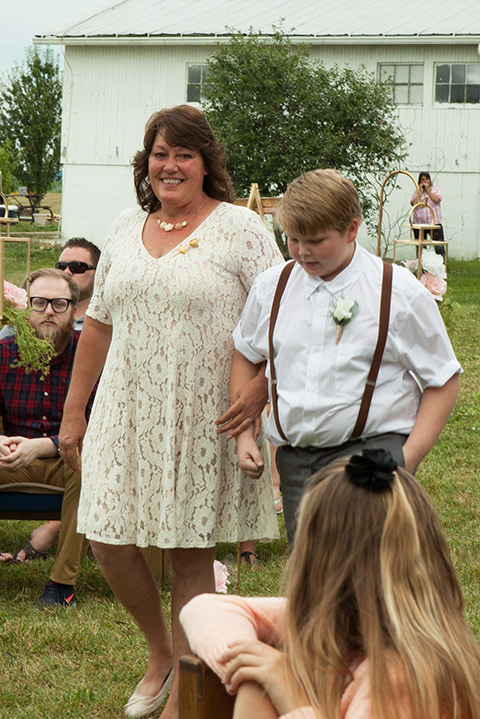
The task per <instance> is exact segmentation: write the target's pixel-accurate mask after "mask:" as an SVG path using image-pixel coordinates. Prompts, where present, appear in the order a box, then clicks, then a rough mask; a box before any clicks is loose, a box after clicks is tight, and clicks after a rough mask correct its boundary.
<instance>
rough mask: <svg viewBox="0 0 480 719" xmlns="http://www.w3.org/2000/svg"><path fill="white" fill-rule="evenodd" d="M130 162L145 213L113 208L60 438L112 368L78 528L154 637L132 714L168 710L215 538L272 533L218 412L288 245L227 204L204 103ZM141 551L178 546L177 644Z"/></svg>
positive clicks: (265, 492) (173, 552) (164, 115)
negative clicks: (191, 605) (240, 342)
mask: <svg viewBox="0 0 480 719" xmlns="http://www.w3.org/2000/svg"><path fill="white" fill-rule="evenodd" d="M133 166H134V176H135V188H136V192H137V199H138V203H139V205H140V208H138V209H132V210H127V211H124V212H122V213H121V214H120V216H119V217H118V218H117V220H116V221H115V223H114V225H113V228H112V230H111V233H110V235H109V237H108V240H107V242H106V245H105V247H104V249H103V252H102V258H101V261H100V264H99V266H98V268H97V277H96V283H95V292H94V295H93V298H92V300H91V302H90V305H89V309H88V312H87V317H86V320H85V326H84V329H83V332H82V338H81V341H80V345H79V348H78V362H77V363H76V364H75V368H74V372H73V377H72V383H71V387H70V392H69V395H68V398H67V402H66V404H65V411H64V421H63V424H62V431H61V437H60V441H61V449H62V453H63V457H64V458H65V459H66V461H68V463H69V464H71V465H72V466H76V465H77V463H78V462H77V456H76V453H77V451H78V450H81V449H82V442H83V435H84V433H85V422H84V419H83V414H84V409H83V407H84V404H85V401H86V398H87V397H88V394H89V391H88V388H89V387H90V388H91V387H92V386H93V384H94V382H95V381H96V379H97V377H98V376H99V374H100V372H101V371H102V370H103V372H102V377H101V379H100V384H99V388H98V392H97V399H96V403H95V406H94V409H93V412H92V415H91V418H90V423H89V426H88V432H87V434H86V435H85V441H84V443H83V452H82V496H81V500H80V506H79V524H78V526H79V531H81V532H84V533H85V534H86V535H87V537H88V538H89V539H90V540H91V543H92V548H93V552H94V554H95V557H96V558H97V560H98V562H99V564H100V567H101V569H102V572H103V574H104V575H105V577H106V579H107V581H108V583H109V584H110V586H111V588H112V589H113V591H114V592H115V594H116V596H117V597H118V599H119V600H120V601H121V602H122V603H123V604H124V605H125V607H126V608H127V609H128V610H129V611H130V612H131V614H132V615H133V617H134V618H135V620H136V621H137V623H138V624H139V626H140V628H141V630H142V631H143V633H144V635H145V637H146V639H147V642H148V646H149V650H150V658H149V663H148V666H147V670H146V673H145V675H144V677H143V678H142V680H141V681H140V683H139V684H138V685H137V687H136V689H135V692H134V694H133V695H132V697H131V698H130V700H129V701H128V703H127V704H126V706H125V712H126V714H127V716H130V717H139V716H145V715H147V714H150V713H151V712H152V711H154V710H155V709H156V708H157V707H158V706H160V704H161V703H162V701H163V699H164V698H165V696H166V694H167V691H168V688H169V686H170V682H171V678H172V667H173V666H174V665H176V663H177V660H178V657H179V655H181V654H182V653H185V651H186V650H187V648H188V645H187V643H186V640H185V636H184V634H183V630H182V629H181V626H180V624H179V621H178V614H179V612H180V609H181V608H182V606H183V605H184V604H185V603H186V602H187V601H188V600H189V599H190V598H191V597H193V596H195V595H196V594H199V593H200V592H211V591H213V590H214V576H213V561H214V555H215V545H216V543H217V542H224V541H241V540H244V539H254V538H260V537H268V536H275V535H276V531H277V528H276V521H275V513H274V508H273V500H272V488H271V484H270V482H269V479H268V477H265V478H262V479H260V480H257V481H255V480H251V479H248V478H247V477H245V476H244V475H241V474H240V473H239V472H238V471H237V467H236V457H235V448H234V446H233V444H232V443H227V440H226V439H225V438H224V435H220V436H219V435H217V433H216V431H215V430H216V428H215V420H216V419H217V417H218V416H219V415H220V414H221V413H222V412H223V411H224V410H225V408H226V407H228V406H229V404H230V403H229V396H228V377H229V370H230V364H231V359H232V355H233V342H232V337H231V335H232V331H233V329H234V327H235V325H236V323H237V321H238V319H239V317H240V313H241V311H242V308H243V305H244V302H245V299H246V296H247V293H248V291H249V289H250V286H251V284H252V283H253V280H254V279H255V277H256V276H257V275H258V274H259V273H260V272H262V271H263V270H264V269H266V268H267V267H269V266H270V265H272V264H276V263H277V262H280V261H281V256H280V253H279V251H278V249H277V247H276V245H275V242H274V240H273V238H272V237H271V235H270V234H269V233H268V232H267V231H266V230H265V228H264V226H263V224H262V223H261V221H260V220H259V218H258V217H257V215H255V213H253V212H250V211H249V210H246V209H244V208H241V207H237V206H234V205H233V204H231V203H232V201H233V198H234V193H233V188H232V185H231V181H230V178H229V175H228V173H227V171H226V169H225V160H224V155H223V150H222V146H221V145H220V143H219V142H218V141H217V139H216V138H215V136H214V134H213V132H212V129H211V127H210V125H209V124H208V122H207V121H206V119H205V117H204V115H203V114H202V113H201V112H200V111H199V110H197V109H195V108H193V107H190V106H185V105H184V106H179V107H176V108H173V109H169V110H162V111H161V112H158V113H156V114H155V115H153V116H152V117H151V118H150V120H149V122H148V123H147V127H146V132H145V137H144V146H143V149H142V150H141V151H139V152H138V153H137V154H136V156H135V158H134V162H133ZM260 381H261V382H262V383H263V377H260ZM147 546H157V547H162V548H166V549H168V551H169V557H170V564H171V585H172V639H173V650H172V640H171V638H170V632H169V630H168V628H167V625H166V623H165V621H164V618H163V615H162V609H161V598H160V594H159V591H158V588H157V585H156V583H155V580H154V578H153V576H152V574H151V573H150V571H149V569H148V567H147V565H146V563H145V561H144V560H143V557H142V555H141V553H140V551H139V547H147ZM177 698H178V691H177V682H176V681H175V682H174V685H173V689H172V692H171V694H170V698H169V701H168V703H167V705H166V707H165V709H164V711H163V714H162V717H163V719H167V718H168V719H172V718H174V717H177V716H178V708H177Z"/></svg>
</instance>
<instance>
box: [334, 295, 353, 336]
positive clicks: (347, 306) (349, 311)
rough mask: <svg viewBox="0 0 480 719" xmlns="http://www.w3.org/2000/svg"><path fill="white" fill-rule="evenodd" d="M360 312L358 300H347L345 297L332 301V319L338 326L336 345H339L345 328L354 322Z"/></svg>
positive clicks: (335, 298)
mask: <svg viewBox="0 0 480 719" xmlns="http://www.w3.org/2000/svg"><path fill="white" fill-rule="evenodd" d="M357 312H358V302H357V300H347V299H346V298H345V297H344V296H343V295H342V296H341V297H334V298H333V299H332V311H331V312H330V317H331V318H332V319H333V321H334V322H335V324H336V325H337V331H336V333H335V344H336V345H338V343H339V342H340V338H341V336H342V333H343V328H344V327H345V325H346V324H348V322H350V320H353V318H354V317H355V315H356V314H357Z"/></svg>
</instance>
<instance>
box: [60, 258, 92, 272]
mask: <svg viewBox="0 0 480 719" xmlns="http://www.w3.org/2000/svg"><path fill="white" fill-rule="evenodd" d="M67 267H68V269H69V270H70V272H71V273H72V275H84V274H85V272H86V271H87V270H96V269H97V268H96V266H95V265H87V263H86V262H79V261H78V260H73V261H72V262H55V269H57V270H63V271H64V272H65V270H66V269H67Z"/></svg>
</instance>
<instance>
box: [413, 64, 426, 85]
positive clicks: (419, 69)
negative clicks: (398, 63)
mask: <svg viewBox="0 0 480 719" xmlns="http://www.w3.org/2000/svg"><path fill="white" fill-rule="evenodd" d="M410 82H422V83H423V65H410Z"/></svg>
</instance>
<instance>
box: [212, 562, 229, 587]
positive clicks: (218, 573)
mask: <svg viewBox="0 0 480 719" xmlns="http://www.w3.org/2000/svg"><path fill="white" fill-rule="evenodd" d="M213 571H214V574H215V591H216V592H219V593H220V594H226V593H227V584H230V582H229V581H228V569H227V568H226V566H225V565H224V564H222V563H221V562H219V561H218V559H216V560H215V561H214V563H213Z"/></svg>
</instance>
